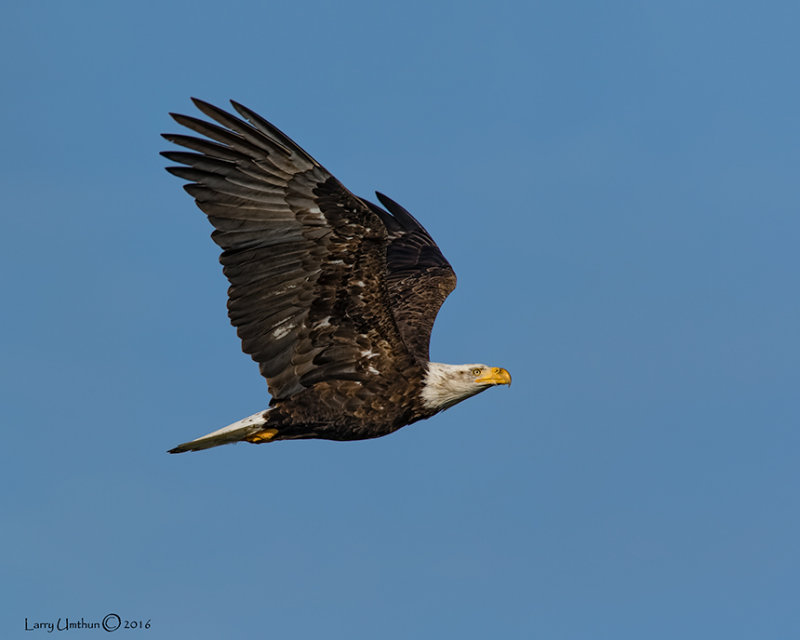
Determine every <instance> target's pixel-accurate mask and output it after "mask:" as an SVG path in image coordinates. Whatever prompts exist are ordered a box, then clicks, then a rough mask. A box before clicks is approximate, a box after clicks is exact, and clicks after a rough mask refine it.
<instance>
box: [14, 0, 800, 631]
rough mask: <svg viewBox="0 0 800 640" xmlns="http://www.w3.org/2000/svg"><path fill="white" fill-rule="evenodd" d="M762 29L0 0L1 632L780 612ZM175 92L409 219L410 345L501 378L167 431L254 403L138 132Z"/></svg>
mask: <svg viewBox="0 0 800 640" xmlns="http://www.w3.org/2000/svg"><path fill="white" fill-rule="evenodd" d="M798 19H800V10H798V8H797V5H796V4H795V3H789V2H786V3H781V2H765V3H761V4H759V5H758V6H756V5H753V4H752V3H742V2H707V3H694V2H670V3H638V4H637V3H626V2H607V3H591V2H570V3H567V2H531V3H522V2H501V3H488V2H487V3H455V2H453V3H445V2H433V3H403V4H402V5H401V4H400V3H396V4H393V5H388V4H377V3H362V2H346V1H345V2H339V3H322V2H306V3H282V4H278V3H255V2H251V3H235V2H234V3H230V4H229V5H226V6H224V7H223V6H222V5H219V4H218V3H214V4H212V3H208V2H193V3H189V2H180V3H178V2H176V3H163V4H161V5H158V6H157V5H156V4H155V3H146V4H131V5H129V6H125V7H122V6H119V5H118V4H116V3H105V2H85V3H80V4H78V5H75V4H74V3H72V4H70V5H69V6H67V5H66V4H64V3H54V2H51V3H18V4H17V6H16V7H13V8H8V9H7V10H6V11H5V12H4V19H3V21H2V25H1V26H0V36H1V37H0V53H2V55H0V68H1V69H2V81H3V88H4V92H3V93H4V99H3V100H2V102H0V116H2V121H3V122H4V124H5V127H4V132H3V150H4V153H2V154H0V168H1V169H2V171H1V172H0V181H2V183H1V185H0V186H1V187H2V193H3V221H4V236H3V237H4V238H5V242H4V245H3V251H2V253H1V254H0V255H1V256H2V257H1V258H0V259H2V261H3V264H2V269H1V270H0V274H2V275H0V277H1V278H2V286H3V291H4V295H5V304H3V305H2V310H1V311H0V314H1V317H2V328H3V330H2V333H0V336H1V337H0V339H1V340H2V362H3V365H2V367H0V397H1V398H2V405H1V406H2V422H3V426H4V434H5V442H4V446H3V448H2V450H1V451H0V469H2V472H1V473H2V476H0V477H2V480H3V484H4V485H5V487H6V491H5V492H3V493H4V497H3V499H2V512H3V526H2V533H0V539H1V540H2V541H3V549H4V550H5V551H4V553H3V554H2V556H0V558H1V559H0V563H1V564H0V571H1V572H2V575H3V576H4V577H3V582H4V583H5V585H6V587H7V589H6V590H5V594H4V596H3V605H2V607H0V611H2V618H1V619H0V635H2V636H3V637H8V638H12V637H25V638H30V637H36V634H37V633H43V632H26V631H25V629H24V625H25V619H26V618H27V619H28V621H29V625H30V624H33V623H34V622H35V621H55V620H57V619H58V618H59V617H60V618H62V619H63V618H65V617H69V618H71V619H80V618H81V617H83V618H84V619H86V620H89V621H95V620H101V619H102V618H103V617H104V616H105V615H106V614H108V613H112V612H114V613H118V614H119V615H120V617H121V618H123V619H126V620H140V619H141V620H143V621H146V620H147V619H150V620H151V627H150V629H148V630H143V631H136V632H133V631H127V632H125V633H128V634H138V635H140V636H146V637H149V638H175V637H193V638H219V637H241V638H249V637H274V638H283V639H291V638H349V639H352V638H384V639H394V638H411V637H414V638H425V637H430V638H439V637H452V638H487V637H501V638H558V639H567V640H572V639H575V640H578V639H592V640H593V639H596V638H614V639H615V640H620V639H626V638H631V639H634V638H635V639H640V638H650V639H660V638H665V639H667V638H669V639H672V638H676V637H681V638H709V637H720V638H727V639H736V638H743V639H744V638H748V639H750V638H756V637H759V638H788V637H797V636H798V635H800V613H798V609H797V596H798V592H799V590H800V584H798V576H799V575H800V550H798V544H797V540H800V509H799V508H798V500H797V496H798V490H799V489H800V466H799V465H798V463H797V459H798V452H799V451H800V436H799V435H798V426H800V411H799V410H798V407H797V389H798V381H799V380H800V371H798V363H799V362H800V339H799V338H798V327H800V298H798V295H797V293H798V284H799V283H798V275H800V273H799V271H800V270H799V269H798V246H799V245H800V215H799V214H800V196H799V195H798V171H799V170H800V125H799V124H798V123H799V122H800V119H799V116H798V114H800V85H798V83H797V79H796V78H797V60H798V55H800V45H798V40H797V29H796V27H797V24H798ZM192 95H195V96H198V97H201V98H204V99H206V100H209V101H211V102H215V103H219V104H221V103H223V102H224V101H226V100H227V99H228V98H234V99H236V100H238V101H240V102H242V103H244V104H246V105H248V106H250V107H251V108H253V109H255V110H256V111H258V112H260V113H262V114H263V115H265V116H266V117H267V118H269V119H271V120H272V121H274V122H275V123H276V124H277V125H278V126H279V127H281V128H282V129H284V130H285V131H286V132H287V133H289V135H291V136H292V137H293V138H294V139H295V140H297V141H298V142H299V143H300V144H302V145H303V146H304V147H305V148H306V149H308V150H309V152H310V153H311V154H312V155H314V156H315V157H316V158H317V159H318V160H320V161H321V162H322V163H323V164H324V165H325V166H326V167H327V168H328V169H329V170H331V171H332V172H333V173H334V174H335V175H336V176H337V177H339V178H340V179H341V180H342V181H343V182H344V183H345V184H346V185H347V186H348V187H350V188H351V189H352V190H353V191H354V192H356V193H359V194H362V195H365V196H367V197H370V196H371V194H372V192H373V190H375V189H379V190H381V191H383V192H385V193H386V194H388V195H389V196H391V197H392V198H394V199H396V200H397V201H399V202H400V203H402V204H403V205H405V206H406V207H407V208H408V209H409V210H411V211H412V212H413V213H414V214H415V215H416V216H417V217H418V218H420V219H421V220H422V221H423V223H424V224H425V225H426V226H427V228H428V230H429V231H430V232H431V234H432V235H433V236H434V237H435V238H436V239H437V241H438V242H439V245H440V247H441V248H442V250H443V251H444V253H445V255H446V256H447V257H448V258H449V260H450V261H451V263H452V264H453V266H454V267H455V269H456V272H457V273H458V276H459V287H458V289H457V290H456V291H455V293H454V294H453V295H452V296H451V297H450V299H449V300H448V301H447V302H446V304H445V306H444V308H443V309H442V312H441V313H440V315H439V319H438V322H437V325H436V328H435V330H434V336H433V344H432V355H433V358H434V359H436V360H439V361H444V362H474V361H484V362H489V363H491V364H498V365H502V366H505V367H507V368H508V369H509V371H511V373H512V375H513V376H514V385H513V386H512V387H511V388H510V389H509V390H506V389H499V390H491V391H489V392H487V393H485V394H483V395H481V396H479V397H477V398H474V399H472V400H470V401H468V402H465V403H463V404H461V405H459V406H457V407H455V408H453V409H451V410H450V411H448V412H446V413H444V414H442V415H440V416H438V417H436V418H435V419H433V420H430V421H427V422H422V423H418V424H416V425H413V426H411V427H409V428H406V429H403V430H401V431H399V432H398V433H396V434H393V435H392V436H389V437H386V438H382V439H378V440H373V441H365V442H356V443H347V444H342V443H331V442H311V441H310V442H285V443H277V444H274V445H268V446H260V447H254V446H249V445H248V446H245V445H237V446H234V447H224V448H220V449H216V450H212V451H208V452H205V453H199V454H192V455H190V454H185V455H182V456H168V455H167V454H166V453H165V451H166V449H168V448H170V447H172V446H174V445H175V444H177V443H179V442H183V441H184V440H187V439H189V438H192V437H196V436H198V435H201V434H203V433H206V432H208V431H211V430H213V429H216V428H218V427H221V426H223V425H225V424H228V423H230V422H232V421H234V420H237V419H239V418H242V417H245V416H247V415H249V414H251V413H253V412H255V411H257V410H259V409H261V408H263V407H264V406H266V403H267V401H268V398H267V394H266V385H265V383H264V381H263V380H262V379H261V378H260V376H259V374H258V370H257V368H256V366H255V365H254V364H253V363H252V362H251V361H250V359H249V358H248V357H247V356H245V355H243V354H242V353H241V351H240V346H239V343H238V340H237V338H236V336H235V333H234V330H233V329H232V328H231V327H230V325H229V323H228V320H227V317H226V313H225V290H226V282H225V280H224V278H223V277H222V274H221V272H220V268H219V265H218V264H217V249H216V247H215V246H214V245H213V243H212V242H211V241H210V239H209V238H208V234H209V231H210V227H209V225H208V223H207V222H206V221H205V220H204V218H203V216H202V214H201V213H200V212H199V211H198V210H197V209H196V208H195V207H194V205H193V203H192V202H191V199H190V198H189V197H188V196H187V195H186V194H185V193H184V192H183V191H182V189H181V188H180V181H179V180H177V179H175V178H174V177H172V176H170V175H168V174H167V173H166V172H165V171H164V170H163V166H164V161H163V159H162V158H160V157H159V156H158V151H160V150H162V149H164V148H165V147H166V146H168V145H165V143H164V141H163V140H161V138H160V137H159V133H161V132H163V131H176V129H177V126H176V125H174V124H173V123H172V121H171V120H170V119H169V117H168V115H167V113H168V112H169V111H179V112H184V113H192V110H193V107H192V106H191V103H190V102H189V96H192ZM122 632H123V631H122V630H121V631H120V633H122ZM75 633H76V634H84V633H85V634H91V632H89V631H83V632H79V631H76V632H75Z"/></svg>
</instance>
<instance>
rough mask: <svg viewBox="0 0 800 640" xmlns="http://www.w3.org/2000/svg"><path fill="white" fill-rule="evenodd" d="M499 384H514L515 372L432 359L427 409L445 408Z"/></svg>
mask: <svg viewBox="0 0 800 640" xmlns="http://www.w3.org/2000/svg"><path fill="white" fill-rule="evenodd" d="M498 384H509V385H510V384H511V374H509V373H508V371H506V370H505V369H503V368H502V367H490V366H488V365H485V364H444V363H441V362H429V363H428V370H427V372H426V374H425V379H424V381H423V386H422V403H423V405H424V406H425V408H426V409H430V410H433V411H442V410H444V409H447V408H448V407H452V406H453V405H454V404H456V403H458V402H461V401H462V400H466V399H467V398H469V397H471V396H474V395H475V394H478V393H480V392H481V391H485V390H486V389H488V388H489V387H494V386H496V385H498Z"/></svg>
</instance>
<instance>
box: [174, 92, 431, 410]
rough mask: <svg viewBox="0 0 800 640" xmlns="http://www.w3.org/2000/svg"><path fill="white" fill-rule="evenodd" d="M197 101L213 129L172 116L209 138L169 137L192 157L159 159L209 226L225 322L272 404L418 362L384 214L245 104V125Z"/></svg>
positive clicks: (239, 108)
mask: <svg viewBox="0 0 800 640" xmlns="http://www.w3.org/2000/svg"><path fill="white" fill-rule="evenodd" d="M194 103H195V105H196V106H197V108H198V109H199V110H200V111H201V112H202V113H204V114H205V115H206V116H208V117H210V118H211V119H212V120H214V121H215V122H216V123H217V124H214V123H211V122H206V121H204V120H200V119H198V118H193V117H191V116H184V115H179V114H173V118H174V119H175V120H176V121H177V122H178V123H179V124H181V125H183V126H185V127H187V128H189V129H190V130H192V131H194V132H195V133H198V134H200V135H202V136H205V138H206V139H204V138H197V137H194V136H187V135H181V134H165V135H164V137H165V138H166V139H167V140H169V141H171V142H173V143H175V144H177V145H179V146H181V147H184V148H186V149H190V150H191V152H187V151H167V152H164V154H163V155H165V156H166V157H167V158H168V159H170V160H171V161H173V162H176V163H177V164H178V165H180V166H174V167H169V168H168V170H169V171H170V172H171V173H173V174H174V175H176V176H178V177H180V178H183V179H185V180H188V181H189V184H187V185H185V189H186V191H187V192H188V193H189V194H190V195H192V196H193V197H194V198H195V200H196V202H197V205H198V207H199V208H200V209H201V210H202V211H204V212H205V213H206V214H207V215H208V218H209V220H210V222H211V223H212V225H213V226H214V229H215V230H214V232H213V233H212V238H213V240H214V242H216V243H217V244H218V245H219V246H220V247H221V248H222V250H223V251H222V254H221V256H220V262H221V263H222V266H223V272H224V273H225V275H226V277H227V278H228V280H229V281H230V288H229V290H228V313H229V317H230V319H231V322H232V323H233V325H234V326H236V328H237V333H238V334H239V337H240V338H241V340H242V346H243V349H244V351H245V352H246V353H248V354H250V355H251V356H252V357H253V359H254V360H255V361H256V362H258V363H259V367H260V370H261V373H262V374H263V375H264V376H265V377H266V378H267V382H268V384H269V389H270V393H271V394H272V396H273V402H275V401H278V400H282V399H285V398H288V397H290V396H291V395H294V394H296V393H298V392H301V391H303V390H304V389H307V388H309V387H311V386H312V385H314V384H317V383H318V382H326V383H329V382H331V381H337V380H339V381H341V380H356V381H365V380H367V379H368V378H369V377H370V376H374V375H375V374H374V371H375V368H374V367H375V364H376V363H379V364H380V369H381V371H380V374H381V375H386V376H397V375H402V374H403V373H405V371H406V370H407V369H408V368H409V366H414V365H415V364H416V361H415V360H414V357H413V356H412V355H411V354H410V353H409V351H408V349H407V347H406V343H405V342H404V341H403V337H402V336H401V335H400V332H399V330H398V326H397V323H396V320H395V316H394V315H393V314H392V312H391V310H390V309H389V306H390V304H391V302H392V300H393V294H392V293H390V290H389V288H388V287H387V273H388V271H387V243H388V241H389V240H388V236H387V229H386V227H385V225H384V223H383V222H382V220H381V218H380V216H379V215H377V214H376V213H375V212H374V211H373V210H372V208H371V207H369V206H367V205H366V204H365V203H364V202H363V201H361V200H360V199H358V198H356V197H355V196H353V195H352V194H351V193H350V192H349V191H348V190H347V189H346V188H345V187H344V186H342V185H341V183H339V182H338V180H336V179H335V178H334V177H333V176H332V175H331V174H330V173H328V171H326V170H325V169H324V168H323V167H322V166H321V165H319V164H318V163H317V162H316V161H315V160H313V159H312V158H311V157H310V156H309V155H308V154H307V153H306V152H305V151H303V150H302V149H300V147H298V146H297V145H296V144H295V143H294V142H292V140H291V139H289V138H288V137H287V136H286V135H285V134H283V133H282V132H280V131H279V130H278V129H276V128H275V127H274V126H273V125H271V124H270V123H268V122H267V121H266V120H264V119H263V118H261V117H260V116H258V115H257V114H255V113H253V112H252V111H250V110H249V109H247V108H246V107H243V106H242V105H239V104H237V103H232V104H233V106H234V108H235V109H236V110H237V111H238V112H239V114H240V115H241V116H242V117H243V118H245V120H246V121H245V120H241V119H239V118H238V117H236V116H234V115H232V114H230V113H227V112H225V111H223V110H222V109H219V108H217V107H214V106H212V105H210V104H208V103H205V102H202V101H200V100H194ZM220 125H221V126H220ZM375 358H377V360H375ZM348 384H352V383H348ZM324 387H325V388H326V389H327V388H331V389H333V388H334V386H332V385H330V384H326V385H324Z"/></svg>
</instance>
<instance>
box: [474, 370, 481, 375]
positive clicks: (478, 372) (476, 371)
mask: <svg viewBox="0 0 800 640" xmlns="http://www.w3.org/2000/svg"><path fill="white" fill-rule="evenodd" d="M481 371H482V369H473V370H472V375H473V376H479V375H481Z"/></svg>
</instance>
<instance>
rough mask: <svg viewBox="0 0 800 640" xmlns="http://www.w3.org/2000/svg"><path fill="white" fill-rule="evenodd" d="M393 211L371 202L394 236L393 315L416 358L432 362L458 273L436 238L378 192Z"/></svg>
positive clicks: (390, 265) (390, 261)
mask: <svg viewBox="0 0 800 640" xmlns="http://www.w3.org/2000/svg"><path fill="white" fill-rule="evenodd" d="M376 195H377V196H378V199H379V200H380V202H381V204H383V205H384V206H385V207H386V209H387V210H388V211H385V210H383V209H381V208H380V207H379V206H377V205H375V204H373V203H371V202H367V201H365V202H366V203H367V205H368V206H369V207H370V208H371V209H372V210H373V211H374V212H375V214H376V215H378V216H379V217H380V218H381V220H382V221H383V223H384V225H385V226H386V229H387V231H388V237H389V246H388V249H387V254H386V262H387V265H386V266H387V276H386V282H387V287H388V289H389V294H390V297H391V300H392V313H393V315H394V317H395V320H396V322H397V326H398V329H399V331H400V334H401V335H402V336H403V340H404V342H405V344H406V346H407V347H408V349H409V350H410V351H411V353H413V354H414V356H415V357H416V358H417V359H418V360H420V361H423V362H427V361H428V360H430V354H429V351H430V338H431V331H432V330H433V323H434V321H435V320H436V314H437V313H438V312H439V309H440V308H441V306H442V304H443V303H444V301H445V298H447V296H448V295H450V293H451V292H452V291H453V289H455V287H456V274H455V272H454V271H453V268H452V267H451V266H450V263H449V262H447V260H446V259H445V257H444V255H442V252H441V250H440V249H439V247H438V246H437V245H436V243H435V242H434V241H433V238H431V236H430V234H429V233H428V232H427V231H426V230H425V228H424V227H423V226H422V225H421V224H420V223H419V221H417V219H416V218H414V216H412V215H411V214H410V213H409V212H408V211H406V210H405V209H404V208H403V207H401V206H400V205H399V204H397V203H396V202H395V201H394V200H392V199H390V198H388V197H387V196H385V195H383V194H382V193H376Z"/></svg>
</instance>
